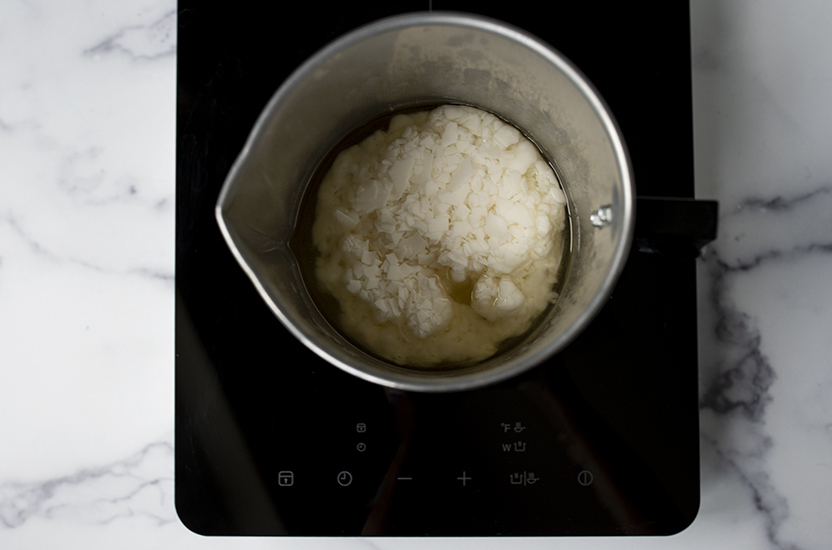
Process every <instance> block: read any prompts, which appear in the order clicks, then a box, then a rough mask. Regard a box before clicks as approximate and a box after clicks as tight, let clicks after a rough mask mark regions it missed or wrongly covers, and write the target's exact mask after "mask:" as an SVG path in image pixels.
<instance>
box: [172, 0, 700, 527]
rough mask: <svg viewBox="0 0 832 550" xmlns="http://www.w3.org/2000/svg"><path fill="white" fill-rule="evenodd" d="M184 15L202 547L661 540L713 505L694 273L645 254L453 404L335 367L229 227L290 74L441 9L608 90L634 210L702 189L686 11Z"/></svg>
mask: <svg viewBox="0 0 832 550" xmlns="http://www.w3.org/2000/svg"><path fill="white" fill-rule="evenodd" d="M266 5H267V4H263V3H259V2H247V1H243V2H236V3H233V4H229V3H225V2H218V1H199V2H197V1H195V0H187V1H180V2H179V30H178V44H179V45H178V104H177V176H176V186H177V195H176V197H177V215H176V470H175V484H176V508H177V511H178V513H179V516H180V518H181V519H182V521H183V522H184V523H185V525H187V526H188V527H189V528H190V529H192V530H194V531H196V532H198V533H201V534H205V535H230V536H234V535H239V536H243V535H289V536H359V535H365V536H375V535H378V536H500V535H503V536H590V535H667V534H673V533H677V532H679V531H681V530H682V529H684V528H685V527H687V526H688V525H689V524H690V523H691V522H692V521H693V518H694V517H695V516H696V513H697V511H698V507H699V449H698V441H699V431H698V412H697V333H696V327H697V322H696V276H695V265H694V261H693V260H692V259H678V258H677V259H670V258H667V257H663V256H661V255H656V254H647V253H643V252H639V251H638V249H637V248H634V250H633V252H631V254H630V256H629V259H628V262H627V265H626V267H625V269H624V271H623V273H622V275H621V278H620V280H619V282H618V284H617V286H616V288H615V290H614V292H613V293H612V295H611V297H610V298H609V300H608V302H607V304H606V305H605V307H604V308H603V310H602V311H601V313H600V314H599V315H598V317H597V318H596V319H595V320H594V321H593V322H592V324H591V325H590V326H589V328H588V329H587V330H586V331H585V332H584V333H583V334H582V335H581V336H580V337H579V338H578V339H577V340H575V341H574V342H573V343H572V344H570V345H569V347H568V348H567V349H566V350H564V351H563V352H562V353H560V354H558V355H557V356H555V357H553V358H551V359H550V360H548V361H547V362H546V363H545V364H542V365H540V366H539V367H537V368H535V369H533V370H531V371H529V372H527V373H526V374H524V375H521V376H519V377H517V378H514V379H511V380H508V381H506V382H503V383H501V384H499V385H496V386H493V387H489V388H485V389H480V390H475V391H467V392H458V393H451V394H420V393H410V392H402V391H396V390H390V389H385V388H383V387H381V386H378V385H374V384H371V383H368V382H364V381H362V380H359V379H357V378H355V377H352V376H350V375H348V374H346V373H344V372H342V371H340V370H339V369H337V368H335V367H333V366H331V365H329V364H328V363H326V362H325V361H323V360H322V359H320V358H318V357H317V356H316V355H315V354H313V353H312V352H311V351H309V350H308V349H307V348H305V347H304V346H303V345H302V344H300V343H299V342H297V341H296V340H295V339H294V337H292V336H291V335H290V334H289V332H288V331H287V330H286V329H285V328H284V327H283V326H282V325H281V324H280V322H279V321H278V320H277V319H276V318H275V317H274V315H273V314H272V313H271V312H270V310H269V309H268V308H267V306H266V305H265V304H264V303H263V301H262V300H261V299H260V297H259V296H258V294H257V292H256V291H255V289H254V287H253V285H252V284H251V282H250V281H249V279H248V278H247V277H246V276H245V274H244V273H243V271H242V269H241V268H240V267H239V265H238V264H237V262H236V261H235V260H234V258H233V257H232V255H231V253H230V251H229V250H228V248H227V246H226V245H225V242H224V241H223V239H222V236H221V235H220V232H219V229H218V226H217V223H216V221H215V218H214V205H215V203H216V200H217V197H218V194H219V190H220V187H221V185H222V183H223V181H224V179H225V176H226V174H227V173H228V170H229V169H230V167H231V164H232V163H233V162H234V160H235V158H236V156H237V154H238V153H239V152H240V149H241V148H242V146H243V143H244V141H245V139H246V137H247V135H248V133H249V131H250V130H251V127H252V125H253V124H254V122H255V120H256V118H257V116H258V115H259V113H260V111H261V109H262V108H263V107H264V105H265V104H266V102H267V101H268V100H269V98H270V97H271V95H272V94H273V93H274V91H275V90H276V89H277V88H278V87H279V85H280V84H281V82H282V81H283V80H285V78H286V77H287V76H288V75H289V74H290V73H291V71H292V70H293V69H295V68H296V67H297V66H298V65H300V64H301V63H302V62H303V61H304V60H305V59H306V58H308V57H309V56H310V55H311V54H313V53H314V52H315V51H317V50H318V49H319V48H321V47H322V46H323V45H325V44H326V43H328V42H329V41H331V40H332V39H334V38H336V37H338V36H340V35H341V34H343V33H345V32H347V31H349V30H351V29H353V28H355V27H357V26H359V25H362V24H364V23H368V22H371V21H373V20H375V19H378V18H381V17H384V16H388V15H393V14H397V13H403V12H412V11H425V10H427V9H428V8H430V7H432V9H433V10H447V11H462V12H470V13H478V14H483V15H487V16H491V17H494V18H497V19H501V20H503V21H506V22H508V23H510V24H513V25H515V26H518V27H520V28H523V29H525V30H527V31H529V32H531V33H532V34H534V35H536V36H538V37H540V38H541V39H543V40H544V41H547V42H548V43H550V44H552V45H553V46H554V47H555V48H557V49H558V50H560V51H561V52H562V53H564V54H565V55H566V56H567V57H568V58H569V59H570V60H571V61H573V62H574V63H575V64H576V65H577V66H578V67H579V68H580V69H581V71H583V72H584V73H585V74H586V75H587V77H588V78H589V79H590V80H591V81H592V82H593V83H594V84H595V86H596V87H597V89H598V90H599V91H600V93H601V95H602V96H603V97H604V98H605V100H606V101H607V103H608V105H609V106H610V108H611V110H612V112H613V114H614V116H615V117H616V119H617V121H618V123H619V125H620V127H621V130H622V132H623V134H624V138H625V140H626V142H627V145H628V148H629V151H630V154H631V157H632V161H633V166H634V172H635V181H636V186H637V192H638V194H639V196H664V197H681V198H685V197H692V196H693V136H692V112H691V111H692V103H691V81H690V68H691V67H690V28H689V14H688V8H689V6H688V3H687V2H637V3H623V2H614V1H613V2H580V3H575V2H558V1H555V2H550V3H548V4H546V6H547V8H548V10H547V12H546V13H545V14H544V13H541V12H540V10H539V5H540V4H538V3H534V2H526V1H523V0H520V1H519V2H513V3H511V4H510V9H509V8H507V7H506V6H507V5H506V3H504V2H500V3H498V2H487V1H486V2H482V1H478V2H473V1H447V2H445V1H441V0H435V1H433V2H432V6H431V5H430V4H429V3H427V2H421V1H420V2H416V1H412V2H410V1H406V2H375V1H371V2H361V3H343V2H320V1H319V2H309V3H300V4H298V5H296V6H295V10H296V11H295V13H293V14H292V15H291V17H287V16H285V15H284V14H283V13H282V11H279V12H276V11H275V10H274V9H267V8H266V7H265V6H266Z"/></svg>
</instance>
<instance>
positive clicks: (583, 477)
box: [578, 470, 592, 487]
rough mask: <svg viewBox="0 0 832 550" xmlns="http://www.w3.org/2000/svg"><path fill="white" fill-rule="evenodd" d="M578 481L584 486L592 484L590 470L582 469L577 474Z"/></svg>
mask: <svg viewBox="0 0 832 550" xmlns="http://www.w3.org/2000/svg"><path fill="white" fill-rule="evenodd" d="M578 483H580V484H581V485H583V486H584V487H586V486H587V485H590V484H592V472H590V471H589V470H584V471H582V472H581V473H580V474H578Z"/></svg>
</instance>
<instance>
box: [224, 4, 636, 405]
mask: <svg viewBox="0 0 832 550" xmlns="http://www.w3.org/2000/svg"><path fill="white" fill-rule="evenodd" d="M276 55H277V54H276ZM264 70H268V68H267V67H264ZM437 102H459V103H466V104H471V105H474V106H477V107H480V108H483V109H485V110H488V111H491V112H494V113H496V114H498V115H500V116H502V117H504V118H505V119H507V120H509V121H511V122H513V123H514V124H515V125H516V126H518V127H519V128H521V129H522V130H523V131H524V132H526V133H527V134H528V135H529V136H530V137H531V138H532V139H533V140H534V141H535V142H536V143H537V144H538V145H539V146H540V148H541V150H542V151H543V153H544V155H546V156H548V157H549V158H550V159H551V161H552V162H553V163H554V165H555V167H556V169H557V171H558V174H559V176H560V178H561V180H562V183H563V184H564V187H565V190H566V192H567V196H568V200H569V207H570V214H571V221H572V260H571V272H570V273H569V276H568V280H567V282H566V284H565V286H564V288H563V291H562V294H561V296H560V298H559V300H558V301H557V303H556V305H555V307H554V308H552V311H551V313H550V314H549V315H548V317H547V318H546V320H545V322H543V323H542V324H541V325H540V326H539V328H537V329H536V330H535V331H534V332H533V333H532V334H531V335H530V336H529V337H528V338H526V339H525V341H523V342H522V343H520V344H519V345H517V346H516V347H515V348H513V349H512V350H510V351H508V352H506V353H504V354H501V355H498V356H495V357H493V358H491V359H489V360H486V361H483V362H481V363H479V364H477V365H474V366H471V367H467V368H464V369H460V370H454V371H430V370H416V369H408V368H404V367H400V366H396V365H393V364H390V363H386V362H384V361H381V360H379V359H376V358H374V357H372V356H370V355H368V354H366V353H364V352H362V351H361V350H359V349H358V348H356V347H355V346H353V345H352V344H350V343H349V342H348V341H347V340H346V339H345V338H344V337H343V336H341V335H340V334H339V333H338V332H337V331H335V330H334V329H333V328H332V327H331V326H330V325H329V323H327V322H326V320H325V319H324V317H323V316H322V315H321V313H320V312H319V311H318V310H317V308H316V307H315V305H314V303H313V301H312V299H311V297H310V294H309V292H308V291H307V289H306V286H305V285H304V281H303V279H302V277H301V271H300V269H299V266H298V261H297V259H296V258H295V257H294V255H293V254H292V252H291V250H290V249H289V238H290V236H291V234H292V231H293V228H294V227H295V223H296V219H297V216H298V211H299V206H300V203H301V198H302V196H303V193H304V189H305V186H306V184H307V183H308V181H309V179H310V177H311V175H312V173H313V172H314V170H315V168H316V166H317V165H318V164H319V163H320V162H321V160H322V159H323V158H324V157H325V156H326V154H327V153H328V152H329V151H330V150H331V149H332V148H333V147H334V146H335V145H336V144H337V143H338V142H339V141H340V139H341V138H343V137H344V136H345V135H346V134H348V133H349V132H350V131H351V130H353V129H354V128H355V127H357V126H358V125H359V124H361V123H363V122H365V121H367V120H368V119H371V118H373V117H375V116H378V115H380V114H384V113H388V112H390V111H392V110H396V109H397V108H401V107H403V106H410V105H413V104H418V103H437ZM634 196H635V193H634V187H633V176H632V170H631V166H630V161H629V158H628V154H627V150H626V147H625V145H624V141H623V139H622V137H621V135H620V133H619V131H618V128H617V126H616V123H615V121H614V120H613V117H612V116H611V114H610V113H609V111H608V109H607V108H606V106H605V104H604V102H603V100H602V99H601V98H600V97H599V95H598V93H597V92H596V91H595V90H594V88H593V87H592V85H591V84H590V83H589V82H587V80H586V79H585V78H584V77H583V76H582V75H581V73H580V72H579V71H578V70H577V69H576V68H575V67H574V66H572V64H571V63H570V62H569V61H567V60H566V59H564V57H563V56H562V55H561V54H560V53H558V52H557V51H555V50H554V49H552V48H551V47H550V46H548V45H547V44H545V43H543V42H541V41H539V40H537V39H536V38H534V37H533V36H530V35H529V34H527V33H525V32H523V31H521V30H518V29H516V28H513V27H511V26H509V25H506V24H504V23H501V22H499V21H495V20H491V19H486V18H483V17H478V16H472V15H465V14H452V13H435V12H434V13H415V14H408V15H403V16H398V17H393V18H389V19H384V20H380V21H378V22H375V23H372V24H370V25H368V26H365V27H362V28H359V29H357V30H355V31H353V32H351V33H349V34H347V35H345V36H343V37H342V38H340V39H338V40H336V41H335V42H333V43H331V44H330V45H328V46H327V47H325V48H324V49H323V50H321V51H319V52H318V53H317V54H315V55H314V56H313V57H312V58H310V59H309V60H308V61H307V62H306V63H304V64H303V65H302V66H301V67H300V68H299V69H297V70H296V71H295V72H294V73H293V74H292V75H291V77H290V78H289V79H288V80H286V81H285V83H284V84H283V85H282V86H281V87H280V89H279V90H277V92H276V93H275V95H274V96H273V97H272V99H271V101H270V102H269V103H268V105H267V106H266V108H265V110H264V111H263V113H262V115H261V116H260V118H259V120H258V121H257V123H256V125H255V126H254V129H253V130H252V133H251V135H250V137H249V139H248V142H247V143H246V145H245V147H244V149H243V151H242V152H241V153H240V156H239V158H238V159H237V161H236V162H235V164H234V165H233V167H232V169H231V171H230V173H229V175H228V178H227V180H226V181H225V184H224V186H223V188H222V192H221V194H220V197H219V201H218V204H217V208H216V214H217V219H218V222H219V225H220V228H221V231H222V234H223V236H224V237H225V239H226V241H227V243H228V246H229V247H230V248H231V250H232V252H233V254H234V256H235V257H236V259H237V260H238V261H239V263H240V265H241V266H242V267H243V269H244V270H245V272H246V273H247V274H248V276H249V277H250V278H251V280H252V282H253V283H254V285H255V286H256V287H257V290H258V291H259V293H260V294H261V295H262V297H263V299H264V300H265V302H266V304H268V306H269V307H270V308H271V310H272V311H273V312H274V314H275V315H276V316H277V317H278V318H279V319H280V321H282V323H283V324H284V325H285V326H286V327H287V328H288V329H289V330H290V331H291V332H292V333H293V334H294V335H295V336H296V337H297V338H299V339H300V340H301V341H302V342H303V343H304V344H306V345H307V346H308V347H309V348H310V349H311V350H313V351H314V352H315V353H317V354H318V355H319V356H321V357H323V358H324V359H326V360H327V361H329V362H330V363H332V364H333V365H335V366H337V367H339V368H341V369H343V370H345V371H347V372H349V373H352V374H354V375H356V376H359V377H361V378H364V379H366V380H369V381H371V382H376V383H379V384H383V385H387V386H391V387H395V388H401V389H407V390H416V391H452V390H463V389H470V388H475V387H480V386H484V385H487V384H491V383H494V382H497V381H500V380H504V379H506V378H508V377H511V376H514V375H516V374H518V373H520V372H522V371H525V370H527V369H529V368H532V367H534V366H536V365H538V364H540V363H541V362H542V361H543V360H544V359H546V358H547V357H549V356H551V355H552V354H554V353H556V352H558V351H559V350H561V349H562V348H563V347H564V346H566V345H567V344H568V343H569V342H570V341H571V340H572V339H573V338H575V336H576V335H578V334H579V333H580V332H581V330H582V329H584V327H586V326H587V325H588V324H589V323H590V321H591V320H592V318H593V317H594V316H595V314H596V313H597V312H598V311H599V310H600V309H601V307H602V305H603V303H604V301H605V300H606V298H607V297H608V295H609V293H610V292H611V290H612V288H613V285H614V284H615V281H616V278H617V277H618V275H619V273H620V272H621V270H622V268H623V266H624V262H625V260H626V257H627V253H628V251H629V249H630V245H631V241H632V235H633V227H634ZM279 357H280V350H279V349H276V350H275V360H276V362H277V359H278V358H279ZM275 368H278V367H277V366H276V367H275ZM280 368H285V367H280ZM296 368H302V365H297V366H296Z"/></svg>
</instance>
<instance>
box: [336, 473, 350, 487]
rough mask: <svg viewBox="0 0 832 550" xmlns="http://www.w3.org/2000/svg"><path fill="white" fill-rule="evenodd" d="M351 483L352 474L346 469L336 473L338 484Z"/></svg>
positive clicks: (342, 485)
mask: <svg viewBox="0 0 832 550" xmlns="http://www.w3.org/2000/svg"><path fill="white" fill-rule="evenodd" d="M351 483H352V474H351V473H349V472H347V471H346V470H345V471H343V472H341V473H339V474H338V485H340V486H341V487H346V486H347V485H349V484H351Z"/></svg>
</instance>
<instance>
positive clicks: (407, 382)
mask: <svg viewBox="0 0 832 550" xmlns="http://www.w3.org/2000/svg"><path fill="white" fill-rule="evenodd" d="M421 25H431V26H435V25H449V26H456V27H461V28H470V29H474V30H479V31H485V32H487V33H491V34H495V35H498V36H501V37H503V38H507V39H509V40H511V41H514V42H516V43H519V44H521V45H523V46H525V47H526V48H528V49H529V50H532V51H533V52H534V53H537V54H538V55H540V56H541V57H543V58H544V59H545V60H547V61H548V62H549V63H551V64H552V65H554V66H555V67H557V68H558V69H559V70H560V71H562V72H563V73H564V74H566V75H567V76H568V77H569V79H570V80H571V81H572V82H573V84H574V85H575V86H576V87H577V88H578V89H579V90H580V91H581V93H582V94H583V96H584V97H585V98H586V100H587V101H588V103H589V104H590V105H591V107H592V110H593V111H594V113H595V114H596V115H597V116H598V118H599V120H600V121H601V123H602V126H603V127H604V129H605V130H606V133H607V135H608V137H609V140H610V143H611V144H612V148H613V150H614V152H615V157H616V158H617V159H618V164H619V166H620V167H622V168H623V169H622V170H621V173H620V176H621V179H622V182H621V187H622V197H621V202H622V213H623V219H622V220H621V221H620V227H621V231H622V235H621V238H620V239H619V240H618V242H617V244H616V247H615V250H614V253H613V255H612V258H611V262H610V267H609V269H608V270H607V273H606V275H605V277H604V278H603V280H602V282H601V284H600V286H599V290H598V291H597V292H596V293H595V295H594V296H593V297H592V299H591V300H590V302H589V304H588V305H587V307H585V308H584V310H583V311H582V312H581V313H580V315H578V317H576V319H575V320H574V321H573V322H572V323H571V324H570V325H569V327H568V328H567V329H566V330H564V331H563V332H562V333H561V334H560V335H559V336H558V337H557V338H555V339H553V340H552V341H551V342H550V343H548V344H547V345H546V346H544V347H542V348H541V349H540V350H539V351H537V352H536V353H534V354H530V355H528V356H526V357H524V358H522V359H520V360H518V361H515V362H512V363H509V364H506V365H501V366H495V367H491V368H487V369H483V370H476V371H473V372H469V371H466V370H462V371H443V372H436V371H429V370H426V371H418V370H406V369H404V368H399V369H396V370H381V369H376V368H367V367H364V366H362V367H360V368H359V367H356V366H354V365H351V364H349V363H346V362H344V361H342V360H340V359H338V358H336V357H333V356H332V355H331V354H329V353H328V352H327V351H325V350H324V349H322V348H321V347H320V346H319V345H318V344H317V343H316V342H315V341H314V339H313V338H311V337H310V336H309V335H308V334H306V333H305V332H304V331H302V330H300V329H299V327H298V326H297V325H296V324H295V323H294V322H293V321H292V319H291V318H290V316H289V315H287V313H286V312H285V311H284V309H283V308H282V307H281V306H280V304H278V303H275V301H274V300H272V298H271V297H270V296H269V294H268V292H267V291H266V289H265V288H264V286H263V284H262V283H261V282H260V281H259V279H258V277H257V276H256V274H255V272H254V270H253V269H252V268H251V266H250V265H249V263H248V260H247V259H246V258H245V256H244V255H243V254H242V253H241V252H240V250H239V249H238V247H237V246H236V243H235V242H234V238H233V236H232V234H231V231H230V230H229V228H228V226H227V224H226V222H225V219H224V216H223V209H224V206H225V205H226V204H227V203H228V201H229V195H230V192H231V187H232V186H231V183H232V182H233V181H234V180H235V179H236V177H237V175H238V173H239V172H240V171H241V170H242V167H243V165H244V164H245V163H246V162H247V160H248V158H249V156H250V155H251V152H252V150H253V148H254V147H255V145H256V144H257V143H258V142H259V141H260V140H261V139H262V137H263V134H264V132H265V131H266V128H267V127H268V122H269V120H270V119H271V118H272V116H273V113H274V112H275V110H276V109H278V108H279V107H280V105H281V104H282V103H283V101H284V100H285V98H287V97H288V96H289V95H290V94H291V93H292V91H293V89H294V88H295V87H296V86H297V85H298V83H299V82H302V81H304V80H305V79H306V78H308V77H309V76H310V75H312V74H313V73H314V72H315V71H316V70H317V69H318V68H320V67H321V65H322V64H324V63H325V62H326V61H327V60H329V59H331V58H332V57H333V56H334V55H335V54H337V53H338V52H339V51H341V50H343V49H344V48H347V47H349V46H350V45H352V44H356V43H359V42H361V41H364V40H366V39H368V38H371V37H373V36H377V35H380V34H384V33H387V32H391V31H397V30H403V29H407V28H411V27H418V26H421ZM215 216H216V219H217V222H218V225H219V228H220V231H221V233H222V235H223V237H224V239H225V241H226V243H227V244H228V246H229V248H230V249H231V251H232V254H233V255H234V257H235V258H236V260H237V261H238V263H239V264H240V265H241V266H242V268H243V270H244V271H245V273H246V274H247V275H248V277H249V279H250V280H251V281H252V283H253V284H254V286H255V288H256V290H257V292H258V293H259V294H260V296H261V297H262V298H263V299H264V301H265V302H266V303H267V304H268V305H269V307H270V309H271V310H272V311H273V313H274V314H275V315H276V316H277V317H278V319H279V320H280V321H281V323H282V324H283V325H284V326H285V327H286V328H287V329H288V330H289V331H290V332H291V333H292V335H293V336H295V337H296V338H297V339H298V340H300V341H301V342H302V343H303V344H304V345H305V346H306V347H307V348H309V349H310V350H312V351H313V352H315V353H316V354H317V355H318V356H320V357H321V358H322V359H324V360H326V361H327V362H329V363H330V364H332V365H334V366H336V367H338V368H340V369H341V370H343V371H345V372H348V373H350V374H352V375H354V376H357V377H358V378H361V379H364V380H366V381H368V382H372V383H375V384H379V385H382V386H387V387H390V388H395V389H399V390H406V391H420V392H453V391H463V390H470V389H474V388H479V387H483V386H487V385H491V384H495V383H498V382H501V381H504V380H506V379H509V378H512V377H514V376H516V375H518V374H520V373H522V372H524V371H526V370H529V369H531V368H533V367H535V366H538V365H540V364H541V363H542V362H543V361H544V360H545V359H547V358H549V357H551V356H552V355H553V354H555V353H557V352H558V351H560V350H562V349H563V348H564V347H566V346H567V345H568V344H569V343H570V342H571V341H572V340H574V339H575V338H576V337H577V336H578V335H579V334H580V333H581V332H582V331H583V330H584V329H585V328H586V326H587V325H588V324H589V323H590V321H591V320H592V319H593V318H594V317H595V316H596V315H597V314H598V312H600V310H601V308H602V307H603V305H604V303H605V302H606V300H607V298H608V296H609V294H610V293H611V292H612V289H613V287H614V286H615V283H616V281H617V280H618V277H619V276H620V274H621V272H622V271H623V269H624V265H625V264H626V259H627V256H628V254H629V251H630V248H631V246H632V240H633V233H634V227H635V185H634V177H633V169H632V163H631V161H630V157H629V153H628V150H627V147H626V144H625V141H624V138H623V135H622V133H621V131H620V129H619V127H618V124H617V122H616V121H615V119H614V118H613V116H612V114H611V112H610V110H609V108H608V106H607V104H606V102H605V101H604V100H603V98H602V97H601V96H600V94H599V93H598V91H597V90H596V89H595V87H594V86H593V85H592V84H591V83H590V81H589V80H588V79H587V78H586V76H585V75H584V74H583V73H582V72H581V71H580V70H579V69H578V68H577V67H576V66H575V65H573V64H572V62H571V61H569V60H568V59H567V58H566V57H565V56H563V54H561V53H560V52H559V51H557V50H556V49H555V48H554V47H552V46H551V45H549V44H547V43H545V42H543V41H542V40H540V39H539V38H537V37H535V36H534V35H532V34H531V33H529V32H527V31H525V30H522V29H519V28H517V27H514V26H513V25H511V24H509V23H505V22H503V21H499V20H497V19H493V18H489V17H486V16H481V15H476V14H469V13H462V12H452V11H447V12H434V11H431V12H411V13H405V14H400V15H394V16H390V17H386V18H383V19H379V20H376V21H374V22H371V23H368V24H366V25H363V26H361V27H358V28H356V29H353V30H352V31H349V32H347V33H346V34H344V35H342V36H340V37H338V38H336V39H334V40H333V41H332V42H330V43H329V44H327V45H326V46H324V47H323V48H321V49H320V50H318V51H317V52H316V53H314V54H313V55H312V56H311V57H309V58H308V59H307V60H306V61H305V62H303V63H302V64H301V65H300V66H299V67H298V68H296V69H295V70H294V71H293V72H292V74H291V75H290V76H289V77H288V78H287V79H286V80H285V81H284V82H283V83H282V84H281V85H280V87H279V88H278V89H277V91H276V92H275V93H274V94H273V95H272V97H271V99H270V100H269V102H268V103H267V104H266V107H265V108H264V109H263V111H262V112H261V114H260V116H259V117H258V119H257V121H256V123H255V124H254V126H253V128H252V131H251V132H250V134H249V136H248V138H247V139H246V142H245V144H244V146H243V148H242V150H241V152H240V154H239V155H238V156H237V159H236V160H235V162H234V163H233V165H232V167H231V170H230V171H229V173H228V175H227V177H226V179H225V182H224V184H223V186H222V189H221V191H220V194H219V197H218V200H217V205H216V208H215Z"/></svg>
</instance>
